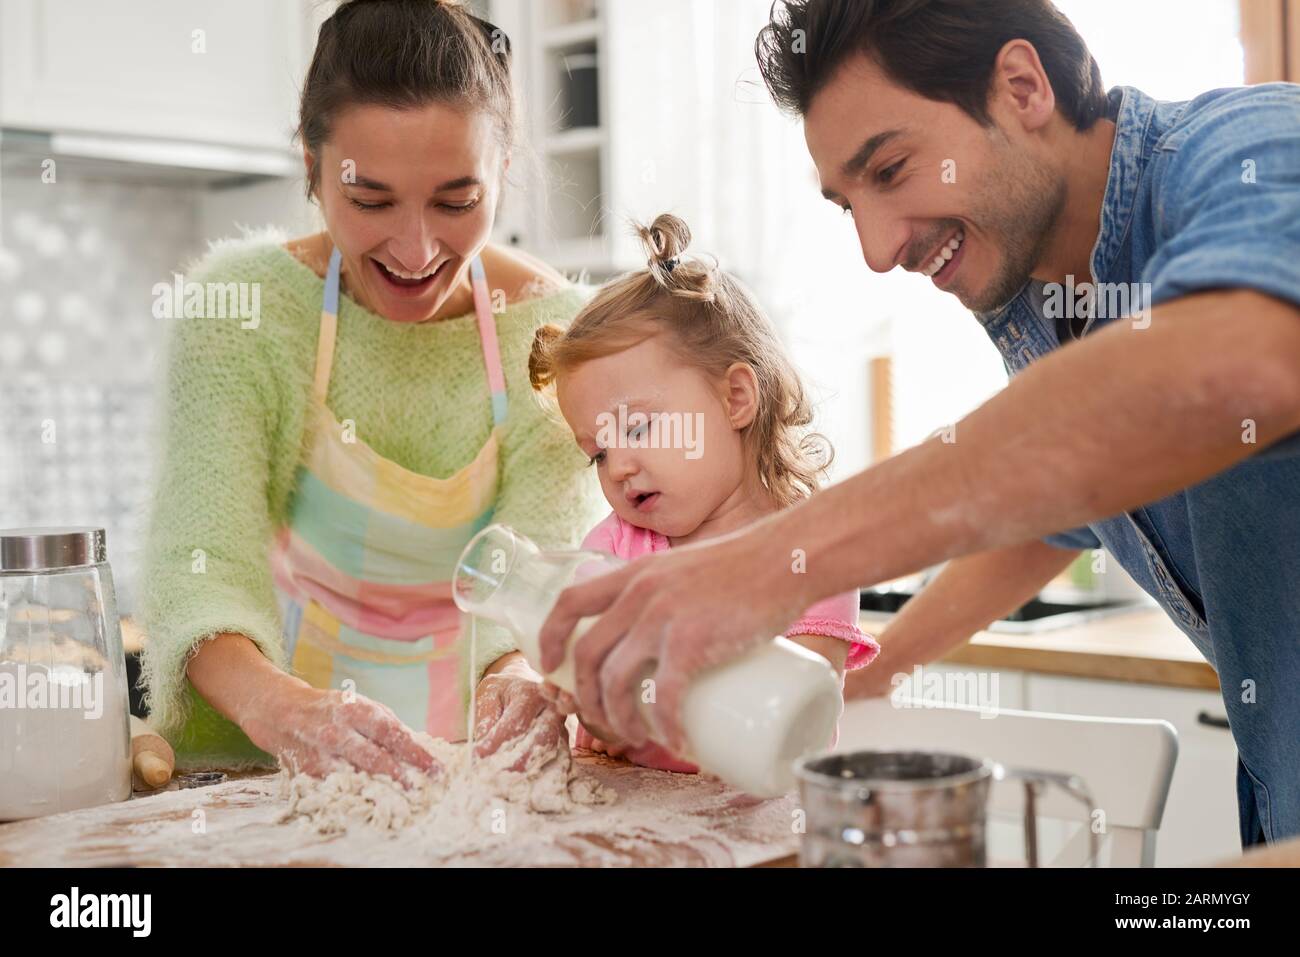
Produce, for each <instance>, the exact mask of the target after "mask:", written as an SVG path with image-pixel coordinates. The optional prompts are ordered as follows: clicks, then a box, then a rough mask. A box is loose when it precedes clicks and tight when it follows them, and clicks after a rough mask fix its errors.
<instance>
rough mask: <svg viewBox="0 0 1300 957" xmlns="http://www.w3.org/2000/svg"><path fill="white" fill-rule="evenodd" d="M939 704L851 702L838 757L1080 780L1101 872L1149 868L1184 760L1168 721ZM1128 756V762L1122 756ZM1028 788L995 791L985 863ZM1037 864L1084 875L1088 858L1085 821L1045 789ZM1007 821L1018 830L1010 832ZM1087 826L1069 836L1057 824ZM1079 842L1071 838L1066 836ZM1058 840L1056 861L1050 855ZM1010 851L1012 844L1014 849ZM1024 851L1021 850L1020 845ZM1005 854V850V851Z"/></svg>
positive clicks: (1018, 815) (1074, 805) (1018, 813)
mask: <svg viewBox="0 0 1300 957" xmlns="http://www.w3.org/2000/svg"><path fill="white" fill-rule="evenodd" d="M989 714H990V712H989V711H988V710H986V709H981V708H979V707H971V706H962V705H950V704H944V705H938V704H934V703H931V702H926V701H922V700H918V699H914V698H902V697H899V698H868V699H860V700H855V701H849V702H847V703H846V705H845V709H844V717H843V718H842V719H841V721H840V738H839V743H838V744H837V745H836V747H835V750H836V751H858V750H873V751H900V750H904V751H906V750H916V751H946V752H952V753H956V754H964V755H968V756H970V757H980V758H991V759H993V760H994V761H997V762H998V763H999V764H1003V765H1005V766H1007V767H1009V768H1024V769H1034V770H1039V771H1050V772H1058V773H1065V774H1073V775H1076V776H1077V777H1079V778H1081V779H1082V780H1083V782H1084V783H1085V784H1086V785H1087V788H1088V790H1089V791H1090V792H1091V794H1092V798H1093V803H1094V806H1095V807H1096V808H1097V809H1099V810H1100V811H1102V812H1103V813H1104V819H1103V823H1104V828H1103V829H1101V832H1100V834H1099V836H1100V838H1101V840H1100V846H1099V854H1098V864H1099V865H1107V866H1110V867H1151V866H1153V865H1154V863H1155V853H1156V831H1157V830H1158V829H1159V827H1160V819H1161V816H1162V815H1163V814H1164V809H1165V798H1166V797H1167V796H1168V794H1169V782H1170V779H1171V778H1172V777H1173V773H1174V761H1175V760H1176V758H1177V757H1178V733H1177V732H1176V731H1175V730H1174V726H1173V725H1172V724H1170V723H1169V722H1168V721H1158V720H1148V719H1134V718H1094V717H1085V716H1082V715H1070V714H1045V713H1040V712H1032V711H1009V710H1001V709H999V710H997V711H996V712H995V713H994V714H995V716H994V717H989ZM1120 754H1122V755H1123V761H1122V762H1121V761H1119V760H1117V759H1116V755H1120ZM1023 802H1024V788H1023V786H1022V785H1020V784H1018V783H1017V782H1016V781H1014V780H1007V781H1004V782H1000V783H998V784H995V785H994V787H993V789H992V793H991V794H990V798H989V816H990V826H989V852H990V854H989V856H990V860H991V861H997V860H998V859H999V858H1000V857H1002V856H1005V855H1000V854H999V853H998V851H999V850H1000V849H999V847H998V842H999V838H1004V839H1005V838H1006V837H1007V835H1009V834H1010V833H1011V832H1012V831H1013V830H1014V831H1015V832H1016V833H1020V831H1019V830H1018V828H1019V825H1020V822H1021V821H1023V808H1024V803H1023ZM1038 811H1039V819H1040V820H1043V819H1048V822H1049V827H1042V828H1040V834H1039V842H1040V860H1043V861H1046V862H1059V863H1064V864H1067V865H1070V864H1072V865H1075V866H1078V865H1079V864H1082V863H1083V862H1084V861H1085V860H1086V858H1087V856H1088V830H1089V827H1090V823H1088V815H1087V812H1086V811H1085V810H1084V808H1083V806H1082V805H1081V804H1080V803H1079V802H1078V801H1077V800H1075V799H1073V798H1071V797H1070V796H1069V795H1068V794H1066V793H1064V792H1063V791H1062V790H1061V789H1060V788H1057V787H1048V788H1047V789H1046V790H1044V791H1043V792H1042V795H1041V797H1040V798H1039V801H1038ZM1008 817H1009V818H1010V819H1011V820H1014V821H1015V822H1016V825H1015V827H1011V826H1009V825H1008V824H1007V823H1006V819H1007V818H1008ZM1070 821H1074V822H1084V823H1083V824H1082V825H1074V826H1073V827H1070V826H1069V825H1066V824H1064V823H1062V824H1059V825H1058V826H1057V829H1056V830H1055V831H1054V832H1053V831H1052V830H1051V829H1050V823H1051V822H1070ZM1069 831H1072V832H1073V834H1072V835H1071V836H1069V837H1068V838H1067V837H1066V834H1067V832H1069ZM1053 834H1055V835H1057V840H1056V842H1055V843H1056V844H1057V845H1058V847H1057V849H1056V851H1055V853H1053V852H1052V850H1051V849H1050V848H1049V845H1050V844H1051V843H1052V837H1053ZM1012 846H1013V847H1014V846H1015V845H1012ZM1020 846H1023V841H1021V842H1020ZM1005 849H1006V848H1005V847H1003V848H1001V850H1003V851H1005Z"/></svg>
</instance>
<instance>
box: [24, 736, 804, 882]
mask: <svg viewBox="0 0 1300 957" xmlns="http://www.w3.org/2000/svg"><path fill="white" fill-rule="evenodd" d="M575 761H576V762H577V763H578V764H579V765H580V767H581V769H582V770H583V772H584V773H586V774H590V775H592V776H594V777H596V778H598V779H599V780H600V782H601V783H602V784H605V785H607V786H609V787H611V788H613V789H614V790H615V791H617V792H618V800H617V801H616V802H615V803H614V804H613V805H610V806H608V807H600V808H590V809H580V810H578V811H576V812H574V813H573V814H569V815H563V816H559V815H528V816H523V815H522V813H521V814H519V815H515V816H514V817H513V818H512V814H513V813H514V812H512V811H511V810H510V808H509V806H507V809H506V815H505V818H504V820H505V822H506V828H505V833H504V834H501V833H495V834H494V833H489V832H488V831H487V829H482V832H481V833H476V834H473V835H465V836H464V837H463V839H458V840H456V841H455V842H452V843H445V844H442V845H438V846H434V845H430V844H428V843H425V842H422V841H420V840H415V839H413V838H412V836H411V835H410V834H408V833H397V834H393V833H386V832H379V831H375V830H373V829H370V828H362V829H359V830H356V831H351V832H349V833H347V834H342V835H322V834H318V833H316V831H315V830H314V829H312V828H311V827H310V826H309V825H308V824H307V823H306V822H304V821H302V820H290V821H285V820H283V817H284V815H285V811H286V809H287V802H286V801H285V800H284V798H283V796H282V794H281V780H280V776H279V775H278V774H277V773H260V774H252V775H243V776H240V775H234V774H231V775H229V776H228V779H227V780H226V781H225V782H223V783H220V784H215V785H211V786H207V787H196V788H182V787H180V786H179V784H178V782H175V781H173V782H172V784H170V785H169V786H168V789H167V790H164V791H161V792H150V793H146V794H136V795H134V796H133V798H132V799H131V800H128V801H124V802H121V803H119V804H112V805H105V806H102V807H97V808H87V809H84V810H81V811H71V812H68V813H65V814H57V815H52V816H49V817H44V818H37V819H34V820H30V821H18V822H13V823H9V824H3V825H0V865H5V866H60V867H137V866H144V867H151V866H182V867H189V866H203V867H209V866H218V867H220V866H250V865H251V866H351V865H360V866H458V865H469V866H512V865H514V866H556V867H566V866H569V867H573V866H577V867H585V866H613V867H626V866H642V867H644V866H655V867H673V866H693V867H749V866H756V865H762V864H765V863H767V862H769V861H778V860H781V859H789V858H790V857H791V855H793V854H794V853H795V852H796V851H797V850H798V845H799V836H798V835H797V834H796V833H795V831H794V828H793V827H792V822H793V820H794V810H795V805H796V799H795V797H794V795H789V796H787V797H784V798H778V799H774V800H769V801H761V800H758V799H755V798H751V797H748V796H746V795H743V794H740V793H739V792H736V791H734V790H733V789H731V788H729V787H727V786H726V785H724V784H722V783H721V782H720V781H718V780H717V779H716V778H712V777H709V776H707V775H685V774H670V773H669V772H666V771H654V770H650V769H648V768H639V767H634V766H633V765H630V764H627V763H626V762H623V761H616V760H612V759H610V758H607V757H604V756H603V755H593V754H583V755H577V756H575ZM512 825H514V826H512Z"/></svg>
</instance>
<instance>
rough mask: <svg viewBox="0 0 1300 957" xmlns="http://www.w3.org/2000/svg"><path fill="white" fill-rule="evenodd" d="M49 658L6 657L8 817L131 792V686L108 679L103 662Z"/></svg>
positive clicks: (0, 739) (3, 745) (1, 749)
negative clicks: (91, 666)
mask: <svg viewBox="0 0 1300 957" xmlns="http://www.w3.org/2000/svg"><path fill="white" fill-rule="evenodd" d="M33 657H34V656H33ZM45 657H46V659H47V661H48V662H49V663H47V664H43V665H40V664H35V663H29V662H27V661H12V660H9V661H0V821H15V820H20V819H23V818H32V817H41V816H43V815H46V814H57V813H60V812H62V811H72V810H76V809H79V808H84V807H94V806H95V805H98V804H108V803H111V802H115V801H123V800H125V799H126V798H127V797H129V796H130V794H131V751H130V732H129V730H128V725H127V705H126V689H125V684H118V683H117V682H114V681H112V680H105V671H104V669H103V668H102V667H100V669H99V670H96V671H93V672H92V671H89V670H84V669H83V666H82V664H80V663H78V662H62V661H55V660H53V658H54V657H55V656H54V652H47V653H46V655H45ZM109 678H110V679H111V675H110V676H109Z"/></svg>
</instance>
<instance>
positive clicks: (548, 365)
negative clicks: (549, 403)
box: [528, 322, 564, 392]
mask: <svg viewBox="0 0 1300 957" xmlns="http://www.w3.org/2000/svg"><path fill="white" fill-rule="evenodd" d="M563 337H564V330H563V329H562V328H560V327H559V326H557V325H555V324H554V323H549V322H548V323H547V324H546V325H544V326H541V327H540V328H539V329H538V330H537V332H536V333H534V335H533V348H532V350H531V352H530V353H529V355H528V381H529V383H530V384H531V385H532V387H533V389H534V390H536V391H538V392H541V391H542V390H543V389H545V388H546V387H547V386H549V385H550V384H551V383H553V382H554V381H555V371H556V370H555V356H554V355H553V350H554V348H555V344H556V343H557V342H558V341H559V340H560V339H562V338H563Z"/></svg>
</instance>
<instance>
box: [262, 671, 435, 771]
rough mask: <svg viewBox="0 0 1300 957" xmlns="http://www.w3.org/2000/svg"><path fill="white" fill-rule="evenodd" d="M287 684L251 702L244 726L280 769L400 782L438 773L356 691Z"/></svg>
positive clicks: (396, 725) (389, 715) (398, 725)
mask: <svg viewBox="0 0 1300 957" xmlns="http://www.w3.org/2000/svg"><path fill="white" fill-rule="evenodd" d="M286 677H288V676H286ZM288 680H289V682H291V683H287V684H285V685H284V686H281V687H280V688H278V689H276V692H275V693H274V694H270V695H268V694H263V695H260V696H259V697H258V698H257V699H256V702H255V703H250V705H249V706H248V708H247V714H248V717H246V718H245V720H244V721H243V722H242V725H243V728H244V731H245V733H247V734H248V737H249V738H250V740H252V742H253V743H254V744H256V745H257V746H258V747H259V748H261V749H262V750H263V751H267V752H269V753H271V754H274V755H275V756H276V757H277V758H279V759H280V762H281V763H282V764H284V765H286V766H287V767H290V768H292V769H294V770H295V771H297V772H300V773H303V774H310V775H312V776H313V777H325V776H326V775H327V774H329V773H330V772H331V771H335V770H338V769H339V768H340V767H345V766H349V765H350V766H351V767H354V768H356V769H357V770H359V771H366V772H369V773H370V774H387V775H388V776H389V777H390V778H392V779H393V780H395V781H401V782H404V783H410V781H411V775H426V776H428V775H433V774H438V773H441V770H442V769H441V766H440V765H439V764H438V763H437V762H436V761H435V760H434V759H433V756H432V755H431V754H429V752H428V751H426V750H425V749H424V748H422V747H421V746H420V744H419V742H417V741H416V740H415V735H414V733H413V732H412V731H411V729H410V728H408V727H407V726H406V725H405V724H403V723H402V721H401V719H399V718H398V717H397V715H396V714H394V713H393V711H392V709H390V708H388V707H387V706H385V705H382V704H380V703H379V702H377V701H373V700H371V699H370V698H366V697H364V696H362V695H358V694H356V693H355V692H345V691H338V690H323V689H320V688H313V687H311V686H310V685H307V684H305V683H302V682H299V681H297V679H293V678H289V679H288Z"/></svg>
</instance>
